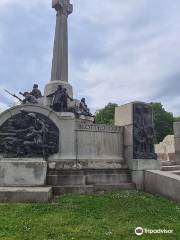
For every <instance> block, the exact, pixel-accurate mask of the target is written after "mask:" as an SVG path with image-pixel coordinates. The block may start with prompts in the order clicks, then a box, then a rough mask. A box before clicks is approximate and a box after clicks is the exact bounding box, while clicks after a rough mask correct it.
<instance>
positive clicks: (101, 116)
mask: <svg viewBox="0 0 180 240" xmlns="http://www.w3.org/2000/svg"><path fill="white" fill-rule="evenodd" d="M117 106H118V105H117V104H116V103H108V104H107V105H106V106H105V107H104V108H103V109H101V110H99V111H98V112H96V123H98V124H110V125H114V115H115V107H117Z"/></svg>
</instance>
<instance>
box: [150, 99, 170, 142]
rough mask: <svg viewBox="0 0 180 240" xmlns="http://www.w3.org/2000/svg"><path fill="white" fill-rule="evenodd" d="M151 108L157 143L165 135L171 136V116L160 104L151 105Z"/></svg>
mask: <svg viewBox="0 0 180 240" xmlns="http://www.w3.org/2000/svg"><path fill="white" fill-rule="evenodd" d="M151 105H152V108H153V119H154V130H155V142H156V143H159V142H161V141H163V139H164V138H165V137H166V136H167V135H171V134H173V122H174V117H173V114H172V113H170V112H167V111H166V110H165V109H164V107H163V105H162V104H161V103H151Z"/></svg>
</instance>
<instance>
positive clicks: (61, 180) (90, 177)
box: [47, 173, 131, 186]
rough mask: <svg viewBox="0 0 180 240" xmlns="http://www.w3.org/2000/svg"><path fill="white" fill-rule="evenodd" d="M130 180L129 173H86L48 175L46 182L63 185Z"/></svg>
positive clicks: (114, 182)
mask: <svg viewBox="0 0 180 240" xmlns="http://www.w3.org/2000/svg"><path fill="white" fill-rule="evenodd" d="M121 182H131V174H129V173H128V174H127V173H122V174H101V173H99V174H87V175H85V174H84V175H71V174H67V175H48V176H47V184H48V185H50V186H64V185H92V184H93V185H94V184H116V183H121Z"/></svg>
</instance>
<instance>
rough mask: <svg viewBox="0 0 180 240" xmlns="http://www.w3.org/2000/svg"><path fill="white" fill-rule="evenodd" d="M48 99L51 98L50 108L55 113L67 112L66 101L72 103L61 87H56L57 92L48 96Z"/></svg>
mask: <svg viewBox="0 0 180 240" xmlns="http://www.w3.org/2000/svg"><path fill="white" fill-rule="evenodd" d="M48 97H53V100H52V104H51V108H52V109H53V110H54V111H55V112H67V111H68V104H67V103H68V99H70V100H71V101H73V99H72V98H71V97H70V96H69V95H68V93H67V90H66V89H65V88H63V87H62V86H61V85H59V86H58V88H57V90H56V91H55V92H54V93H52V94H50V95H48Z"/></svg>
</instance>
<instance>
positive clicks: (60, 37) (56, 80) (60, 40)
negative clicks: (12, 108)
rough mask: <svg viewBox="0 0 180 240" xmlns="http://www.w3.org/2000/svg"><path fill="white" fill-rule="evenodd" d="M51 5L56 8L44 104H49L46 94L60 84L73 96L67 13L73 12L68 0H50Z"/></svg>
mask: <svg viewBox="0 0 180 240" xmlns="http://www.w3.org/2000/svg"><path fill="white" fill-rule="evenodd" d="M52 7H53V8H54V9H55V10H56V29H55V38H54V50H53V59H52V70H51V81H50V82H49V83H48V84H47V85H46V87H45V93H44V96H45V99H44V103H45V105H49V104H50V103H49V99H48V98H46V96H48V95H50V94H51V93H53V92H54V91H56V89H57V86H58V85H62V86H63V87H65V88H66V89H67V91H68V94H69V95H70V96H71V97H73V90H72V86H71V85H70V84H69V83H68V15H69V14H71V13H72V12H73V5H72V4H70V0H52Z"/></svg>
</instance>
